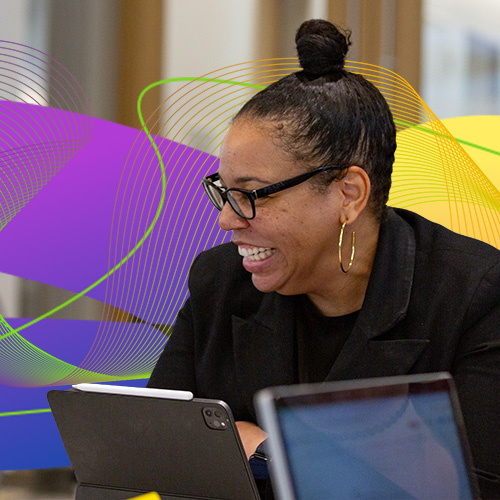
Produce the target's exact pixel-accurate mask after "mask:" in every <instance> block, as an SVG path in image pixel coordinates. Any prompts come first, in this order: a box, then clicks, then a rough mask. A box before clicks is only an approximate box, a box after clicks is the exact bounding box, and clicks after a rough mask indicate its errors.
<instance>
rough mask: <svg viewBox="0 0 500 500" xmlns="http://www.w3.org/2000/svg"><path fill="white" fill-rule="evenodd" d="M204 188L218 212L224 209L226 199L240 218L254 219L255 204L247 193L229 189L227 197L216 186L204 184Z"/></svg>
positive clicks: (226, 193) (226, 192)
mask: <svg viewBox="0 0 500 500" xmlns="http://www.w3.org/2000/svg"><path fill="white" fill-rule="evenodd" d="M204 187H205V191H206V193H207V194H208V197H209V198H210V201H211V202H212V203H213V204H214V205H215V207H216V208H217V210H222V209H223V208H224V203H225V199H227V201H228V202H229V204H230V205H231V207H232V209H233V210H234V211H235V212H236V213H237V214H238V215H239V216H241V217H245V218H250V219H251V218H253V217H254V209H253V204H252V202H251V200H250V198H249V197H248V195H246V194H245V193H242V192H241V191H238V190H236V189H228V190H227V191H225V196H223V195H222V194H221V192H220V191H219V190H218V189H217V187H216V186H213V185H211V184H204Z"/></svg>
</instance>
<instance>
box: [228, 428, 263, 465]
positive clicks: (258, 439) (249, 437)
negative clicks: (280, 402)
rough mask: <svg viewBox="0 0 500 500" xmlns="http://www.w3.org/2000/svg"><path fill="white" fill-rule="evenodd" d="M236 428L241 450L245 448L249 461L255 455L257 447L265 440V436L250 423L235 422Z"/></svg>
mask: <svg viewBox="0 0 500 500" xmlns="http://www.w3.org/2000/svg"><path fill="white" fill-rule="evenodd" d="M236 427H237V428H238V432H239V434H240V439H241V442H242V443H243V448H245V453H246V456H247V459H249V458H250V457H251V456H252V454H253V453H255V450H256V449H257V446H259V444H260V443H262V441H264V439H266V438H267V434H266V433H265V432H264V431H263V430H262V429H261V428H260V427H258V426H257V425H255V424H252V423H251V422H244V421H242V420H240V421H238V422H236Z"/></svg>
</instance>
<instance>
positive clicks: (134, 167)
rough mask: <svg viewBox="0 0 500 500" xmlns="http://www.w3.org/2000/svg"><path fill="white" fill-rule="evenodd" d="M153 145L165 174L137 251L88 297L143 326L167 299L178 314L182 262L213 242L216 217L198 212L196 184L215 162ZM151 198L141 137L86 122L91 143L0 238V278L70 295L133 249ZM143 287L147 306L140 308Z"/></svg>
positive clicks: (151, 155) (154, 180)
mask: <svg viewBox="0 0 500 500" xmlns="http://www.w3.org/2000/svg"><path fill="white" fill-rule="evenodd" d="M47 109H48V108H47ZM52 111H53V112H54V114H60V113H65V112H61V111H60V110H52ZM49 112H50V111H49ZM155 140H156V141H157V143H158V144H161V145H160V150H161V154H162V157H163V158H164V162H165V169H166V176H167V199H166V200H165V206H164V208H163V211H162V214H161V217H160V219H159V221H158V222H157V224H156V226H155V229H154V230H153V232H152V233H151V235H150V237H149V239H148V240H147V241H146V243H145V245H143V247H142V248H141V250H139V251H138V252H137V253H136V255H135V256H134V257H133V258H132V259H130V260H129V261H128V262H127V264H126V265H125V266H124V267H123V268H122V269H120V270H119V271H118V272H117V273H116V274H115V275H114V276H113V277H112V278H113V279H114V280H115V281H114V286H113V287H110V289H109V290H108V292H107V295H108V296H107V297H106V282H104V283H101V284H100V285H99V286H98V287H96V288H94V289H93V290H92V291H91V292H89V293H88V295H89V296H91V297H94V298H96V299H99V300H103V301H104V300H105V301H106V302H107V303H109V304H112V305H117V306H120V307H121V308H125V309H126V310H128V311H129V312H131V313H133V314H136V315H138V316H141V317H142V318H148V319H149V320H151V321H152V320H155V321H156V320H158V319H161V314H160V315H158V314H157V313H156V312H155V308H156V307H157V306H159V305H161V304H165V303H167V302H169V301H171V300H172V299H173V298H174V299H175V298H177V302H176V300H173V303H175V304H176V305H175V307H176V309H178V307H180V305H181V304H180V303H179V300H178V298H179V297H180V296H181V295H183V294H184V295H185V279H186V273H187V269H188V267H189V263H190V262H191V260H192V258H193V257H194V256H195V255H196V254H197V253H198V252H199V251H200V250H201V249H202V248H206V247H210V246H213V245H214V244H216V243H218V242H220V241H222V235H217V233H216V232H214V231H212V230H211V228H212V227H213V226H214V224H215V216H216V214H215V213H214V212H213V210H212V209H209V210H207V209H206V208H207V205H208V201H207V200H205V198H204V194H203V192H202V188H201V187H200V180H201V177H202V176H203V175H205V174H206V173H207V171H208V170H215V169H216V168H217V164H216V159H215V158H214V157H211V156H210V155H208V154H205V153H200V152H198V151H196V150H194V149H192V148H189V147H187V146H183V145H179V144H177V143H174V142H170V141H166V140H162V139H161V138H156V139H155ZM120 178H121V180H122V182H121V184H120ZM126 179H130V180H129V182H128V184H126V182H125V181H126ZM140 186H145V187H144V188H143V189H142V190H140V189H139V187H140ZM160 197H161V170H160V166H159V164H158V160H157V158H156V155H155V152H154V150H153V148H152V147H151V144H150V143H149V141H148V139H147V137H146V135H145V133H143V132H138V131H137V130H135V129H131V128H128V127H124V126H121V125H117V124H115V123H111V122H107V121H104V120H99V119H94V121H93V136H92V139H91V140H90V141H89V142H88V143H87V144H86V145H85V146H84V147H83V148H82V149H81V150H80V151H79V152H78V154H77V155H76V156H74V157H73V158H71V159H70V160H69V161H68V163H67V165H66V166H65V168H63V169H62V170H61V171H60V172H58V173H57V175H56V176H54V178H53V179H52V180H51V181H50V182H49V183H48V184H47V185H46V186H45V187H44V189H43V190H42V191H40V192H39V193H38V195H37V196H36V197H35V198H33V199H32V200H31V201H30V202H29V203H28V204H27V205H26V207H24V209H23V210H22V211H21V212H20V213H19V214H18V215H17V216H16V217H15V218H14V219H13V220H12V221H11V222H10V223H9V224H8V225H7V226H6V227H5V228H4V229H3V230H2V231H1V232H0V271H1V272H5V273H8V274H13V275H16V276H20V277H23V278H27V279H31V280H35V281H39V282H43V283H47V284H49V285H52V286H56V287H60V288H64V289H67V290H70V291H73V292H76V293H77V292H80V291H81V290H83V289H85V288H86V287H88V286H89V285H90V284H91V283H93V282H94V281H96V280H97V279H99V278H100V277H102V276H103V275H105V274H106V272H107V271H108V269H110V268H111V267H113V265H115V264H116V263H118V262H119V261H120V260H121V259H122V258H123V257H125V255H126V254H127V253H128V252H129V251H130V250H131V249H132V248H133V247H134V245H135V244H136V242H137V241H139V239H140V238H141V237H142V235H143V234H144V232H145V230H146V228H147V227H148V226H149V224H150V223H151V221H152V220H153V217H154V215H155V213H156V209H157V207H158V204H159V202H160ZM115 199H116V202H117V203H116V207H117V208H116V211H115V213H114V207H115ZM136 207H137V209H136ZM127 209H128V212H127ZM120 210H121V211H120ZM113 213H114V219H113ZM134 213H135V217H133V215H134ZM120 214H121V217H120ZM191 221H193V225H190V223H191ZM112 222H113V225H112ZM198 223H200V225H198ZM110 235H112V237H111V238H110ZM110 244H111V253H110ZM186 245H187V246H186ZM110 256H111V260H110ZM181 261H182V263H183V265H181V266H177V265H178V263H179V262H181ZM186 262H187V265H184V264H185V263H186ZM159 263H161V266H160V268H158V265H159ZM163 264H165V267H164V269H163V271H162V269H161V267H162V266H163ZM176 266H177V267H176ZM146 276H147V277H148V281H146V279H145V277H146ZM108 286H109V284H108ZM130 290H133V293H130V292H129V291H130ZM152 290H154V292H155V293H154V295H155V300H154V301H144V297H145V296H146V295H147V294H151V291H152ZM127 293H128V295H127ZM124 294H125V295H124ZM174 295H175V297H173V296H174ZM124 297H126V299H124ZM125 306H126V307H125ZM175 312H176V311H174V313H173V314H175ZM152 314H153V315H154V317H151V315H152ZM163 317H164V315H163Z"/></svg>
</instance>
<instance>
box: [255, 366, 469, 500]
mask: <svg viewBox="0 0 500 500" xmlns="http://www.w3.org/2000/svg"><path fill="white" fill-rule="evenodd" d="M255 401H256V407H257V415H258V417H259V422H260V423H261V425H262V426H263V428H264V429H265V430H266V431H267V432H268V434H269V448H270V455H271V461H270V472H271V477H272V481H273V487H274V488H275V491H276V496H277V497H278V498H279V500H294V499H295V500H305V499H307V500H326V499H331V498H343V499H358V498H363V499H370V500H390V499H398V500H402V499H408V500H409V499H412V500H413V499H425V500H432V499H435V500H443V499H447V500H452V499H464V500H470V499H475V498H478V494H477V491H478V490H477V485H476V483H475V478H474V476H473V475H472V473H471V470H472V462H471V458H470V453H469V448H468V445H467V439H466V435H465V428H464V424H463V421H462V417H461V414H460V409H459V406H458V398H457V395H456V392H455V389H454V386H453V382H452V379H451V376H450V375H449V374H444V373H438V374H428V375H408V376H400V377H387V378H380V379H365V380H355V381H344V382H327V383H322V384H314V385H307V386H306V385H302V386H287V387H278V388H272V389H265V390H263V391H261V392H259V393H257V395H256V398H255Z"/></svg>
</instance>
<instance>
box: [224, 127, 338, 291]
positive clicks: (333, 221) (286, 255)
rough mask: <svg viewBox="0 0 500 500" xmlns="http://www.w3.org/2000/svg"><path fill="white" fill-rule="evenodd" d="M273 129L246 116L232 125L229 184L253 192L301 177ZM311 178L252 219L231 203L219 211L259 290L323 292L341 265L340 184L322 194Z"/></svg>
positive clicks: (266, 201) (262, 202)
mask: <svg viewBox="0 0 500 500" xmlns="http://www.w3.org/2000/svg"><path fill="white" fill-rule="evenodd" d="M271 127H272V125H262V124H261V123H260V122H252V121H247V120H245V119H240V120H239V121H236V122H235V123H234V125H232V126H231V128H230V130H229V132H228V133H227V135H226V138H225V140H224V144H223V146H222V150H221V156H220V168H219V174H220V178H221V182H222V184H223V185H224V186H225V187H238V188H242V189H248V190H253V189H258V188H261V187H264V186H267V185H269V184H273V183H275V182H279V181H283V180H286V179H289V178H290V177H294V176H296V175H299V174H300V173H302V172H303V170H301V169H299V168H298V166H297V164H296V162H294V161H293V160H292V159H291V158H290V157H289V156H288V155H287V154H286V153H285V152H284V151H283V150H282V149H281V148H280V147H279V146H278V145H277V144H276V143H275V140H273V136H272V129H271ZM320 166H323V165H317V167H320ZM311 181H312V180H311V179H310V180H307V181H305V182H304V183H302V184H299V185H297V186H294V187H292V188H289V189H286V190H284V191H280V192H279V193H276V194H273V195H271V196H269V197H266V198H262V199H257V200H256V201H255V206H256V216H255V218H254V219H252V220H246V219H243V218H241V217H239V216H238V215H236V213H235V212H234V211H233V210H232V208H231V207H230V206H229V204H228V203H226V204H225V206H224V208H223V210H222V212H221V213H220V216H219V225H220V227H221V228H222V229H224V230H225V231H232V233H233V234H232V237H231V241H232V242H233V243H235V244H236V245H237V246H238V249H239V253H240V255H242V256H243V267H244V268H245V269H246V270H247V271H248V272H250V273H252V281H253V284H254V285H255V287H256V288H257V289H258V290H260V291H262V292H272V291H276V292H279V293H281V294H284V295H295V294H302V293H314V292H320V291H321V289H322V288H324V287H325V285H327V284H328V280H329V278H330V277H331V276H332V275H333V273H334V269H336V267H338V262H337V260H336V255H337V253H336V250H337V249H338V234H339V226H340V222H339V221H340V207H341V203H342V196H341V192H340V189H339V184H338V183H336V182H332V183H331V184H330V186H329V188H328V189H326V190H324V191H321V192H320V191H319V190H318V189H314V188H312V187H311ZM325 280H326V282H325Z"/></svg>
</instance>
